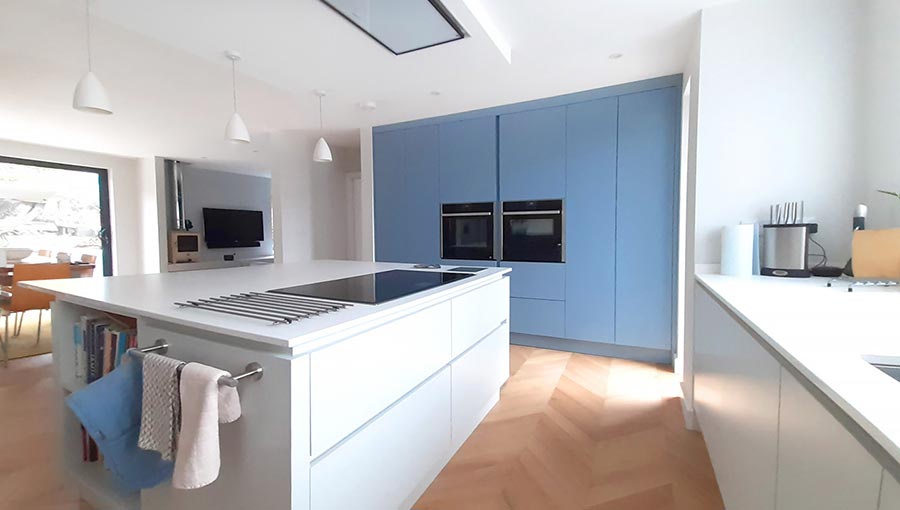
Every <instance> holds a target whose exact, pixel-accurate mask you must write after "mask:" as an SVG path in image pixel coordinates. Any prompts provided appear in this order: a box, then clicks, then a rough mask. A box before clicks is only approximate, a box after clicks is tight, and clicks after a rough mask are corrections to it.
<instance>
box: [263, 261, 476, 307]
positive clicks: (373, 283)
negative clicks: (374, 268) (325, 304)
mask: <svg viewBox="0 0 900 510" xmlns="http://www.w3.org/2000/svg"><path fill="white" fill-rule="evenodd" d="M471 276H472V275H471V274H461V273H441V272H437V271H406V270H403V269H394V270H391V271H384V272H381V273H371V274H364V275H361V276H352V277H350V278H341V279H338V280H329V281H326V282H318V283H310V284H307V285H297V286H296V287H285V288H283V289H275V290H271V291H269V292H277V293H279V294H290V295H293V296H303V297H313V298H321V299H333V300H336V301H349V302H351V303H364V304H369V305H378V304H381V303H385V302H387V301H391V300H394V299H398V298H402V297H404V296H409V295H410V294H415V293H416V292H422V291H423V290H428V289H433V288H435V287H440V286H441V285H445V284H448V283H452V282H455V281H459V280H462V279H463V278H469V277H471Z"/></svg>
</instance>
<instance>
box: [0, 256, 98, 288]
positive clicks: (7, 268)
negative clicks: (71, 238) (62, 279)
mask: <svg viewBox="0 0 900 510" xmlns="http://www.w3.org/2000/svg"><path fill="white" fill-rule="evenodd" d="M54 262H56V261H53V262H50V261H49V260H48V261H24V260H22V261H19V262H17V264H49V263H54ZM14 267H15V264H13V263H7V264H4V265H3V266H0V268H2V269H0V286H5V287H9V286H12V282H13V268H14ZM96 267H97V265H96V264H90V263H86V262H70V263H69V268H70V269H71V271H72V278H90V277H92V276H94V269H95V268H96Z"/></svg>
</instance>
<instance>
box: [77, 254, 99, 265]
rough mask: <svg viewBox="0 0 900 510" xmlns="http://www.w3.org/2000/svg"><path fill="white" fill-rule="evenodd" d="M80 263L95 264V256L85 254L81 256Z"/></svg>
mask: <svg viewBox="0 0 900 510" xmlns="http://www.w3.org/2000/svg"><path fill="white" fill-rule="evenodd" d="M81 261H82V262H84V263H85V264H94V263H96V262H97V256H96V255H88V254H87V253H85V254H82V255H81Z"/></svg>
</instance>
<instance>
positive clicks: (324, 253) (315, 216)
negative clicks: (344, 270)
mask: <svg viewBox="0 0 900 510" xmlns="http://www.w3.org/2000/svg"><path fill="white" fill-rule="evenodd" d="M317 139H318V134H316V133H309V132H303V131H281V132H277V133H273V134H272V135H271V136H270V140H269V145H268V150H267V151H266V154H265V156H264V157H265V161H264V163H263V164H264V165H265V167H266V168H267V169H268V170H269V171H270V173H271V175H272V205H273V207H274V210H275V214H274V218H273V226H274V229H275V239H276V242H275V261H276V262H300V261H306V260H314V259H327V258H331V259H334V258H336V259H345V258H347V257H348V244H349V243H348V235H347V232H348V229H349V226H348V211H349V210H350V209H351V207H350V206H349V205H348V200H349V198H348V194H347V186H346V174H347V172H353V171H359V170H358V168H359V164H358V163H357V161H358V159H357V156H355V155H354V151H355V152H357V153H358V152H359V151H358V149H355V148H353V149H342V148H338V147H332V149H333V153H334V158H335V161H334V162H332V163H315V162H313V161H312V152H313V147H314V146H315V142H316V140H317Z"/></svg>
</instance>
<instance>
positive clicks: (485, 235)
mask: <svg viewBox="0 0 900 510" xmlns="http://www.w3.org/2000/svg"><path fill="white" fill-rule="evenodd" d="M441 258H442V259H457V260H494V203H493V202H478V203H469V204H442V205H441Z"/></svg>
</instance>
